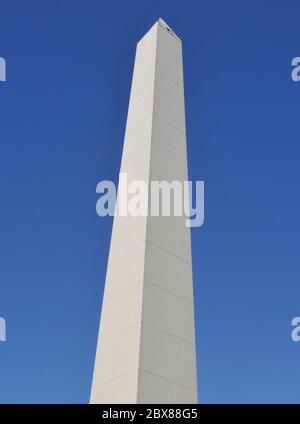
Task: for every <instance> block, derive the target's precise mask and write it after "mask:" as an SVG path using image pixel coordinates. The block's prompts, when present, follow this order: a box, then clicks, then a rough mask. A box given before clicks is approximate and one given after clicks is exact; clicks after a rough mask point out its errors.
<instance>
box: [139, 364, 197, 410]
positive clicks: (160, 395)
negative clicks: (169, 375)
mask: <svg viewBox="0 0 300 424" xmlns="http://www.w3.org/2000/svg"><path fill="white" fill-rule="evenodd" d="M137 402H138V403H149V404H154V403H158V404H160V403H169V404H176V405H177V404H188V403H191V404H194V403H197V392H196V391H195V390H193V389H190V388H189V387H186V386H182V385H181V384H178V383H176V382H173V381H170V380H166V379H165V378H163V377H161V376H158V375H153V374H150V373H148V372H145V371H140V372H139V381H138V400H137Z"/></svg>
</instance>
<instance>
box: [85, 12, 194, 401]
mask: <svg viewBox="0 0 300 424" xmlns="http://www.w3.org/2000/svg"><path fill="white" fill-rule="evenodd" d="M120 172H122V173H127V176H128V182H131V181H134V180H143V181H145V182H146V183H147V184H149V182H150V181H153V180H156V181H157V180H158V181H164V180H166V181H169V182H171V181H173V180H179V181H185V180H187V179H188V174H187V154H186V131H185V111H184V88H183V69H182V46H181V40H180V39H179V38H178V37H177V36H176V34H175V33H174V32H173V31H172V30H171V29H170V27H169V26H168V25H167V24H166V23H165V22H164V21H163V20H162V19H159V20H158V22H156V23H155V24H154V26H153V27H152V28H151V29H150V30H149V31H148V32H147V33H146V35H145V36H144V37H143V38H142V39H141V40H140V41H139V43H138V44H137V49H136V57H135V64H134V72H133V79H132V86H131V94H130V102H129V110H128V116H127V125H126V133H125V140H124V149H123V156H122V164H121V171H120ZM196 402H197V382H196V354H195V329H194V304H193V280H192V263H191V241H190V229H189V228H187V227H186V226H185V217H178V216H170V217H169V216H167V217H164V216H158V217H153V216H150V215H148V216H144V217H143V216H140V217H117V216H116V217H115V218H114V224H113V230H112V237H111V245H110V252H109V259H108V266H107V275H106V283H105V292H104V298H103V306H102V313H101V321H100V332H99V339H98V345H97V353H96V360H95V368H94V376H93V384H92V391H91V403H121V404H122V403H124V404H125V403H174V404H175V403H196Z"/></svg>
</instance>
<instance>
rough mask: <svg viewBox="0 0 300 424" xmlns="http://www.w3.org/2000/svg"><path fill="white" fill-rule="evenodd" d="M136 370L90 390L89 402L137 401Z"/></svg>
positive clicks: (123, 402) (124, 402)
mask: <svg viewBox="0 0 300 424" xmlns="http://www.w3.org/2000/svg"><path fill="white" fill-rule="evenodd" d="M137 384H138V370H136V371H132V372H130V373H128V374H125V375H123V376H122V377H119V378H116V379H114V380H111V381H110V382H109V383H106V384H103V385H101V386H100V387H97V388H95V389H93V390H92V393H91V400H90V403H96V404H103V403H104V404H105V403H109V404H111V403H116V404H130V403H137Z"/></svg>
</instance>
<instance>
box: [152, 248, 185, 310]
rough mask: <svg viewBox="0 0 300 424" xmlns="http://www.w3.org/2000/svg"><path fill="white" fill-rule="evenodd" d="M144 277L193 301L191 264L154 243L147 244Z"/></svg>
mask: <svg viewBox="0 0 300 424" xmlns="http://www.w3.org/2000/svg"><path fill="white" fill-rule="evenodd" d="M144 279H145V281H150V282H152V283H155V284H157V285H158V286H160V287H162V288H163V289H165V290H168V291H169V292H171V293H174V294H176V295H177V296H181V297H182V298H183V299H186V300H189V301H191V302H192V301H193V286H192V267H191V264H189V263H187V262H185V261H183V260H182V259H179V258H178V257H177V256H174V255H173V254H171V253H169V252H167V251H165V250H163V249H161V248H160V247H157V246H155V245H153V244H152V243H147V246H146V257H145V274H144Z"/></svg>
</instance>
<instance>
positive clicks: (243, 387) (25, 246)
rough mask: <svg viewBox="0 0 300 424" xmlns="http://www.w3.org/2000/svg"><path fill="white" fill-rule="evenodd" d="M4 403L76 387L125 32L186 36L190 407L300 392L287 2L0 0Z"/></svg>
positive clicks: (98, 250) (96, 295)
mask: <svg viewBox="0 0 300 424" xmlns="http://www.w3.org/2000/svg"><path fill="white" fill-rule="evenodd" d="M0 10H1V12H0V56H3V57H5V58H6V60H7V82H6V83H1V85H0V143H1V153H0V193H1V208H0V217H1V219H0V258H1V266H0V316H3V317H5V319H6V321H7V337H8V341H7V342H6V343H0V402H22V403H27V402H62V403H64V402H71V403H73V402H74V403H77V402H80V403H85V402H88V399H89V391H90V385H91V378H92V369H93V361H94V353H95V347H96V338H97V330H98V323H99V311H100V304H101V298H102V290H103V284H104V277H105V271H106V262H107V255H108V247H109V240H110V232H111V224H112V221H111V219H110V218H106V219H103V218H99V217H98V216H97V215H96V212H95V205H96V200H97V198H98V197H97V195H96V192H95V187H96V184H97V182H98V181H100V180H102V179H112V180H114V181H116V180H117V175H118V171H119V165H120V159H121V151H122V143H123V134H124V127H125V119H126V113H127V105H128V97H129V91H130V83H131V75H132V68H133V61H134V52H135V45H136V42H137V41H138V40H139V39H140V38H141V36H142V35H143V34H144V32H146V31H147V30H148V29H149V28H150V26H151V25H152V24H153V23H154V21H155V20H156V19H157V18H158V17H159V16H162V17H163V18H164V19H165V20H166V21H167V22H168V23H169V25H170V26H171V27H173V28H174V30H175V31H176V32H177V33H178V34H179V35H181V36H182V37H183V43H184V44H183V47H184V70H185V88H186V112H187V131H188V152H189V166H190V178H191V179H194V180H195V179H197V180H204V181H205V184H206V186H205V189H206V192H205V196H206V210H205V224H204V226H203V227H201V228H199V229H194V230H193V236H192V238H193V260H194V276H195V278H194V284H195V306H196V336H197V359H198V379H199V399H200V401H201V402H225V403H226V402H297V403H298V402H299V400H300V390H299V389H300V343H294V342H292V341H291V337H290V332H291V326H290V322H291V319H292V318H293V317H294V316H299V315H300V261H299V249H300V222H299V217H300V199H299V186H300V144H299V142H300V135H299V112H300V82H299V83H295V82H293V81H292V80H291V77H290V72H291V66H290V62H291V59H292V58H293V57H294V56H300V42H299V15H300V3H299V1H293V0H291V1H289V2H286V1H271V0H269V1H264V2H262V1H261V0H260V1H259V0H252V1H242V2H241V1H238V0H235V1H230V0H228V1H226V2H225V1H223V0H218V1H211V0H205V1H193V2H192V1H190V2H184V3H183V2H182V1H176V0H173V1H164V2H161V1H150V2H141V1H118V2H115V1H111V2H100V1H92V0H85V1H83V0H82V1H78V0H72V1H71V0H69V1H58V0H51V1H50V0H44V1H42V2H41V1H38V0H35V1H34V0H28V1H26V2H21V1H16V0H11V1H9V2H8V1H4V0H0Z"/></svg>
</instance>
